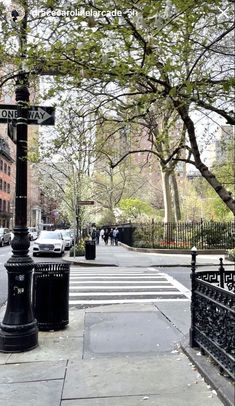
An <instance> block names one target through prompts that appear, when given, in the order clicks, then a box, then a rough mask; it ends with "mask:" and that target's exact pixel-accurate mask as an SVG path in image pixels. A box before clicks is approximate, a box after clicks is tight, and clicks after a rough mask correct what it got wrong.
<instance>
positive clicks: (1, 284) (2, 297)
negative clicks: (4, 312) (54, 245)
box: [0, 242, 61, 307]
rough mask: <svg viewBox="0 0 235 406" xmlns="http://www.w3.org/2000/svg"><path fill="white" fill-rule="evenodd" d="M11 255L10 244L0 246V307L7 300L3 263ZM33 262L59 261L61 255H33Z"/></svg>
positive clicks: (5, 274) (30, 252) (5, 272)
mask: <svg viewBox="0 0 235 406" xmlns="http://www.w3.org/2000/svg"><path fill="white" fill-rule="evenodd" d="M29 254H30V255H32V242H31V246H30V250H29ZM10 257H11V246H9V245H6V246H4V247H0V307H1V306H2V304H3V303H5V302H6V300H7V289H8V283H7V279H8V278H7V270H6V268H5V266H4V264H5V263H6V262H7V260H8V259H9V258H10ZM33 260H34V262H60V261H61V257H52V256H40V257H33Z"/></svg>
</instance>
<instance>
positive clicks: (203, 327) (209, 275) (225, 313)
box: [190, 251, 235, 379]
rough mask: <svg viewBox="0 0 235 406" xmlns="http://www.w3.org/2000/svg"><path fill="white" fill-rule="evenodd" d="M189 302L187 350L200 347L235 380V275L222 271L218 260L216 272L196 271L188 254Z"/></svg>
mask: <svg viewBox="0 0 235 406" xmlns="http://www.w3.org/2000/svg"><path fill="white" fill-rule="evenodd" d="M191 279H192V299H191V328H190V346H191V347H200V349H201V352H202V354H205V353H206V354H208V355H209V356H211V357H212V358H213V359H214V361H215V362H216V363H217V364H218V366H219V369H220V372H221V373H222V372H224V371H226V372H227V374H228V375H229V376H231V377H232V378H233V379H234V378H235V334H234V329H235V294H234V292H235V272H234V270H225V269H224V266H223V261H222V258H221V259H220V266H219V269H218V271H203V272H199V271H196V252H195V251H194V252H192V273H191Z"/></svg>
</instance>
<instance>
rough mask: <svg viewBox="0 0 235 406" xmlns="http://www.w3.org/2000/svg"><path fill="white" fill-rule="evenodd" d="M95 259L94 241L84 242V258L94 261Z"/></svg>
mask: <svg viewBox="0 0 235 406" xmlns="http://www.w3.org/2000/svg"><path fill="white" fill-rule="evenodd" d="M95 257H96V249H95V241H94V240H87V241H85V258H86V259H95Z"/></svg>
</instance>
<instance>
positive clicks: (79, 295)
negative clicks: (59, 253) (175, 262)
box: [69, 267, 190, 307]
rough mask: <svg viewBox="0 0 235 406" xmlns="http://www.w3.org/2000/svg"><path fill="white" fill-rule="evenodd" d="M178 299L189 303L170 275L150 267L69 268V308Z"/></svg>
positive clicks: (187, 297)
mask: <svg viewBox="0 0 235 406" xmlns="http://www.w3.org/2000/svg"><path fill="white" fill-rule="evenodd" d="M179 300H180V301H188V300H190V291H189V290H188V289H186V288H185V287H184V286H183V285H181V284H180V283H179V282H177V281H176V280H175V279H174V278H172V277H170V276H169V275H167V274H164V273H161V272H159V271H156V270H152V269H151V268H148V269H144V270H139V269H134V270H131V269H127V268H126V269H124V268H108V269H107V268H105V269H104V268H85V269H84V268H78V267H71V270H70V293H69V304H70V305H71V306H72V305H73V306H78V307H89V306H91V305H92V306H94V305H102V304H123V303H154V302H159V301H164V302H166V301H179Z"/></svg>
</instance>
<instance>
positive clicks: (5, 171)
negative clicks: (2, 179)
mask: <svg viewBox="0 0 235 406" xmlns="http://www.w3.org/2000/svg"><path fill="white" fill-rule="evenodd" d="M4 173H7V164H6V163H5V164H4Z"/></svg>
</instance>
